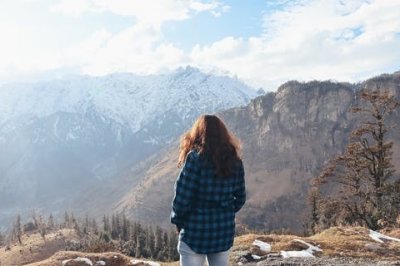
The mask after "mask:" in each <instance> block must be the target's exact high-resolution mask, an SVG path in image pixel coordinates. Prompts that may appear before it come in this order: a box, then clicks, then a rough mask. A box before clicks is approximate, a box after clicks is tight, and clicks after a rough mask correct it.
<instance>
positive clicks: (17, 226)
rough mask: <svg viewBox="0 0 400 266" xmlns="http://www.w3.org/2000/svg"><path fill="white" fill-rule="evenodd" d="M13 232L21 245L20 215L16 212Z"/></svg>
mask: <svg viewBox="0 0 400 266" xmlns="http://www.w3.org/2000/svg"><path fill="white" fill-rule="evenodd" d="M13 232H14V235H15V237H16V238H17V240H18V243H19V244H20V245H22V227H21V216H20V215H19V214H18V215H17V219H16V220H15V224H14V228H13Z"/></svg>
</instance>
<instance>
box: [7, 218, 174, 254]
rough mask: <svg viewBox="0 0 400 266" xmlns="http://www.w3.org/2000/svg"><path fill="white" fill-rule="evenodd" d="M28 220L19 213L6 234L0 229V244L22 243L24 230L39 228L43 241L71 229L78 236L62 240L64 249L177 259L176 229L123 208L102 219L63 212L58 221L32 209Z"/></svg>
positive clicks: (8, 247)
mask: <svg viewBox="0 0 400 266" xmlns="http://www.w3.org/2000/svg"><path fill="white" fill-rule="evenodd" d="M31 218H32V219H31V221H29V222H27V223H25V224H22V222H21V216H20V215H17V217H16V219H15V222H14V224H13V226H12V228H11V230H10V232H9V234H8V236H5V235H4V234H2V233H1V232H0V246H1V245H5V246H6V250H7V249H10V246H11V243H18V244H20V245H21V244H23V238H22V236H23V234H24V233H27V232H38V233H40V235H41V236H42V238H43V240H44V241H46V236H47V235H48V234H49V233H51V232H55V231H57V230H60V229H72V230H74V231H75V232H76V234H77V236H78V239H79V240H78V241H76V240H74V239H66V240H65V247H64V249H65V250H68V251H81V252H108V251H116V252H121V253H123V254H125V255H127V256H131V257H136V258H147V259H154V260H158V261H175V260H178V259H179V254H178V252H177V250H176V247H177V244H178V235H177V233H176V231H175V230H169V231H168V230H165V229H163V228H161V227H159V226H154V225H150V224H146V225H145V224H143V223H141V222H139V221H133V220H131V219H128V218H127V216H126V215H125V213H124V212H121V213H115V214H112V215H104V216H103V218H102V219H101V221H100V222H99V221H97V220H96V219H94V218H90V217H89V216H88V215H86V217H84V218H81V219H77V218H76V217H75V215H74V214H73V213H72V212H71V213H70V212H65V213H64V216H63V217H62V218H61V222H57V221H56V219H55V218H54V216H53V215H52V214H50V215H49V217H48V218H47V219H45V218H44V217H43V216H42V215H36V214H35V213H34V214H33V215H32V217H31Z"/></svg>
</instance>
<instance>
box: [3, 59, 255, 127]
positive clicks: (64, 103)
mask: <svg viewBox="0 0 400 266" xmlns="http://www.w3.org/2000/svg"><path fill="white" fill-rule="evenodd" d="M255 96H256V92H255V91H254V90H252V89H250V88H249V87H247V86H246V85H245V84H243V83H241V82H240V81H238V80H236V79H232V78H228V77H221V76H213V75H207V74H204V73H202V72H200V71H199V70H197V69H194V68H191V67H187V68H185V69H182V68H181V69H178V70H176V71H175V72H173V73H172V74H167V75H151V76H137V75H133V74H129V73H116V74H111V75H107V76H103V77H89V76H75V77H73V78H70V79H66V80H55V81H47V82H39V83H34V84H8V85H3V86H2V87H1V88H0V125H1V124H4V122H6V121H7V120H8V119H12V118H13V117H17V116H20V115H28V114H29V115H31V116H32V117H39V118H40V117H43V116H47V115H50V114H52V113H55V112H58V111H63V112H71V113H85V112H87V111H89V110H95V111H97V112H99V113H100V114H101V115H102V116H104V117H107V118H111V119H113V120H115V121H117V122H119V123H121V124H125V125H129V127H130V128H131V130H132V131H133V132H136V131H138V130H139V129H140V128H141V126H142V125H143V124H145V123H146V121H149V120H151V119H152V118H155V117H157V115H159V114H162V113H164V112H166V111H168V110H170V109H174V110H175V111H176V112H177V113H179V114H180V115H182V116H183V117H185V116H187V115H188V112H189V111H190V110H191V109H193V108H194V109H195V110H196V111H198V112H200V113H201V112H202V111H209V110H210V109H211V111H216V110H221V109H226V108H229V107H234V106H240V105H244V104H246V103H247V102H248V101H249V100H250V99H251V98H253V97H255Z"/></svg>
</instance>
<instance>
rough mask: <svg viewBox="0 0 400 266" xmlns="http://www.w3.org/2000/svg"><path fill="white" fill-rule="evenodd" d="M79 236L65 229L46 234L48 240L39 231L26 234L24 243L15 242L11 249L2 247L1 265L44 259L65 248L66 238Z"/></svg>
mask: <svg viewBox="0 0 400 266" xmlns="http://www.w3.org/2000/svg"><path fill="white" fill-rule="evenodd" d="M75 238H77V236H76V234H75V231H74V230H71V229H63V230H60V231H57V232H52V233H49V234H48V235H46V241H44V240H43V238H42V237H41V236H40V234H39V233H30V234H24V235H23V237H22V245H19V244H13V245H11V246H10V247H11V250H8V251H6V250H5V248H4V247H3V248H1V249H0V261H1V263H2V264H1V265H7V266H13V265H25V264H28V263H32V262H35V261H40V260H44V259H46V258H48V257H50V256H52V255H53V254H54V253H56V252H57V251H59V250H61V249H63V248H64V241H65V239H75Z"/></svg>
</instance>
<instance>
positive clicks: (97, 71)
mask: <svg viewBox="0 0 400 266" xmlns="http://www.w3.org/2000/svg"><path fill="white" fill-rule="evenodd" d="M186 57H187V56H185V54H184V53H183V51H181V50H179V49H178V48H176V47H175V46H174V45H173V44H171V43H168V42H165V41H164V40H163V36H162V34H161V32H160V31H158V30H157V29H155V28H154V27H152V26H149V25H146V24H136V25H135V26H132V27H130V28H128V29H125V30H123V31H121V32H119V33H118V34H116V35H112V34H110V33H109V32H107V31H106V30H101V31H98V32H96V33H94V34H93V35H92V36H91V37H90V38H89V39H87V40H85V41H84V42H82V43H80V44H78V45H76V46H74V47H71V48H70V49H68V50H67V51H66V53H65V58H66V60H68V61H69V63H70V64H71V65H73V64H78V65H79V66H81V67H82V71H83V73H85V74H91V75H104V74H107V73H111V72H118V71H120V72H126V71H128V72H134V73H138V74H149V73H155V72H159V71H165V70H171V69H174V68H176V67H178V66H180V65H181V64H182V63H183V62H185V61H186V62H187V63H188V61H187V59H186Z"/></svg>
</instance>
